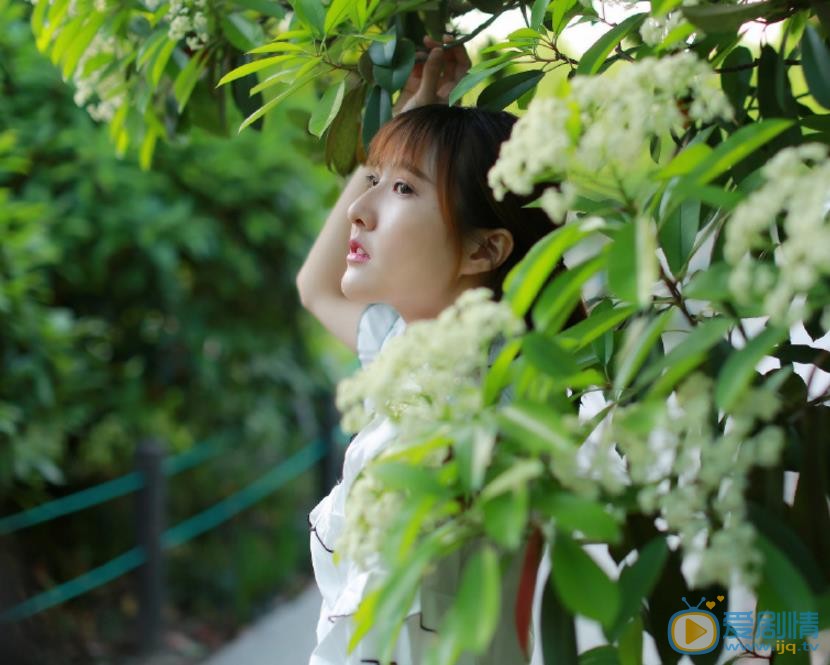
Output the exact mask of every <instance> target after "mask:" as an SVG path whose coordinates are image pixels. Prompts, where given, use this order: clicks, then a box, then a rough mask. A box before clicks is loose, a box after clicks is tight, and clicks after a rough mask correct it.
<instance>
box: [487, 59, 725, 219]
mask: <svg viewBox="0 0 830 665" xmlns="http://www.w3.org/2000/svg"><path fill="white" fill-rule="evenodd" d="M687 98H691V99H692V102H691V104H689V105H688V108H686V109H684V108H683V101H682V100H686V99H687ZM731 116H732V109H731V107H730V106H729V102H728V101H727V99H726V96H725V95H724V94H723V91H722V90H721V89H720V85H719V82H718V78H717V76H716V75H715V73H714V72H713V71H712V69H711V68H710V67H709V65H708V64H706V63H705V62H703V61H701V60H698V59H697V57H695V56H694V55H693V54H691V53H685V52H684V53H678V54H676V55H672V56H669V57H665V58H659V59H658V58H644V59H643V60H640V61H637V62H635V63H632V64H626V65H625V66H622V67H619V68H616V69H614V70H609V71H608V72H605V73H603V74H602V75H598V76H577V77H575V78H574V79H573V80H572V81H571V83H570V84H569V85H565V86H564V87H563V88H562V90H560V93H559V95H558V96H556V97H552V98H539V97H537V98H535V99H534V100H533V101H532V102H531V103H530V105H529V107H528V110H527V113H525V115H524V116H522V117H521V118H519V120H517V121H516V123H515V125H514V126H513V131H512V133H511V136H510V139H509V140H508V141H506V142H504V143H503V144H502V146H501V150H500V153H499V158H498V160H497V161H496V163H495V164H494V165H493V167H492V168H491V169H490V171H489V173H488V183H489V185H490V187H491V188H492V189H493V193H494V196H495V197H496V198H497V199H498V200H501V199H503V198H504V195H505V193H506V192H507V191H512V192H515V193H517V194H529V193H530V192H532V191H533V187H534V185H535V183H537V182H544V181H557V180H563V181H566V182H567V180H568V176H569V175H574V174H576V175H579V174H582V175H586V174H587V175H591V174H597V173H600V174H602V173H607V174H609V175H610V176H612V180H613V181H614V182H619V183H621V185H620V186H621V187H622V188H624V189H626V191H627V188H632V189H633V188H636V187H638V186H641V185H643V184H644V183H647V181H648V179H647V178H645V176H644V173H645V174H646V175H648V174H649V173H650V169H654V168H656V167H655V165H654V164H651V165H650V166H648V165H646V168H635V166H636V165H639V164H641V163H643V159H644V158H645V157H646V156H647V151H646V146H648V144H649V140H650V139H651V138H653V137H655V136H662V135H664V134H665V133H667V132H669V131H675V132H679V131H681V130H682V129H683V128H684V127H685V126H686V125H687V124H688V123H690V122H711V121H712V120H714V119H716V118H729V117H731ZM567 202H568V199H567V195H565V194H563V195H557V194H556V193H555V192H551V190H547V192H546V193H545V196H544V198H543V200H542V203H543V205H544V206H545V209H546V210H550V211H551V212H552V213H554V215H558V214H559V213H561V210H562V207H563V205H565V204H566V203H567ZM555 221H558V219H556V220H555Z"/></svg>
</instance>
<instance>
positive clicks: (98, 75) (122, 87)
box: [72, 31, 127, 122]
mask: <svg viewBox="0 0 830 665" xmlns="http://www.w3.org/2000/svg"><path fill="white" fill-rule="evenodd" d="M126 54H127V47H126V46H125V45H124V44H122V43H121V42H119V40H117V39H116V38H115V37H113V36H111V35H107V34H106V33H104V32H100V31H99V32H97V33H96V34H95V36H94V37H93V38H92V41H91V42H90V44H89V46H88V47H87V49H86V51H84V54H83V55H82V56H81V57H80V59H79V60H78V66H77V67H76V68H75V73H74V74H73V75H72V82H73V83H74V84H75V96H74V100H75V104H77V105H78V106H85V107H86V110H87V112H88V113H89V115H90V116H92V118H93V119H94V120H97V121H98V122H109V121H110V120H112V117H113V115H115V112H116V111H117V110H118V109H119V108H120V107H121V105H122V104H124V103H126V94H125V92H126V88H127V84H126V81H125V80H124V76H123V74H122V72H121V70H120V69H119V68H118V67H110V66H107V65H104V66H98V67H96V68H95V69H93V70H92V71H91V72H89V73H86V72H85V70H86V66H87V63H89V62H90V61H93V60H94V59H97V57H98V56H102V55H111V56H112V59H113V60H120V59H121V58H123V57H124V56H125V55H126ZM91 100H97V101H91Z"/></svg>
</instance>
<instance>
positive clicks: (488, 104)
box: [476, 69, 545, 111]
mask: <svg viewBox="0 0 830 665" xmlns="http://www.w3.org/2000/svg"><path fill="white" fill-rule="evenodd" d="M544 75H545V73H544V72H543V71H542V70H541V69H534V70H532V71H526V72H519V73H517V74H509V75H507V76H504V77H503V78H500V79H499V80H498V81H494V82H493V83H491V84H490V85H488V86H487V87H486V88H484V90H482V91H481V94H480V95H479V96H478V100H476V106H477V107H479V108H483V109H487V110H489V111H501V110H502V109H504V108H505V107H507V106H509V105H510V104H512V103H513V102H514V101H516V100H517V99H518V98H519V97H521V96H522V95H523V94H524V93H526V92H527V91H528V90H531V89H532V88H534V87H536V86H537V85H538V84H539V81H541V80H542V78H543V77H544Z"/></svg>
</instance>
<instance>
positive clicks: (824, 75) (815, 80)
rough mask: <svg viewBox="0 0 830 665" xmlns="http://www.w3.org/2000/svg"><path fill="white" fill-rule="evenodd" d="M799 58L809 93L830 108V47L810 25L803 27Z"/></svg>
mask: <svg viewBox="0 0 830 665" xmlns="http://www.w3.org/2000/svg"><path fill="white" fill-rule="evenodd" d="M801 58H802V66H803V68H804V78H805V79H806V80H807V87H808V88H809V90H810V94H811V95H812V96H813V98H814V99H815V100H816V101H817V102H818V103H819V104H821V105H822V106H823V107H824V108H830V49H828V48H827V45H826V44H825V43H824V40H822V38H821V35H819V33H818V31H817V30H816V29H815V28H814V27H813V26H811V25H807V26H806V27H805V28H804V36H803V37H802V38H801Z"/></svg>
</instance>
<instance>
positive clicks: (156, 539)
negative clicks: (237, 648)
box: [135, 439, 165, 653]
mask: <svg viewBox="0 0 830 665" xmlns="http://www.w3.org/2000/svg"><path fill="white" fill-rule="evenodd" d="M163 458H164V448H163V446H162V445H161V444H160V443H159V442H158V441H155V440H152V439H147V440H144V441H141V442H140V443H139V444H138V449H137V450H136V454H135V466H136V471H138V472H139V473H141V474H142V475H143V476H144V485H143V487H142V488H141V490H140V491H139V492H138V493H137V506H136V515H137V520H136V526H137V537H138V546H139V547H141V548H143V549H144V552H145V553H146V555H147V559H146V561H145V563H144V565H142V566H141V567H140V568H139V570H138V604H139V610H138V639H139V649H140V650H141V651H143V652H148V653H149V652H151V651H153V650H155V649H157V648H158V647H159V646H160V643H161V632H162V624H163V622H162V607H163V604H164V560H163V555H162V548H161V535H162V533H164V523H165V518H164V504H165V488H164V474H163V473H162V460H163Z"/></svg>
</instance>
